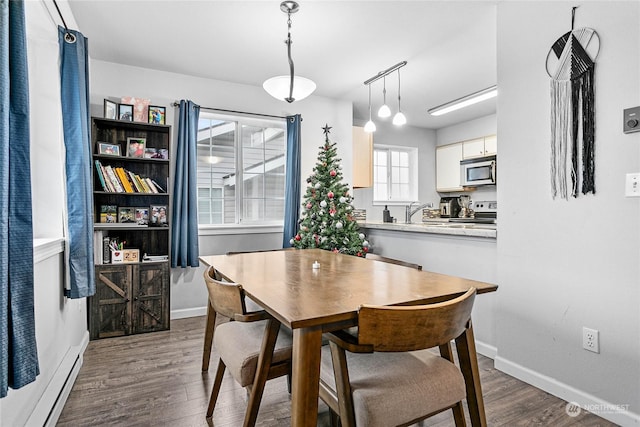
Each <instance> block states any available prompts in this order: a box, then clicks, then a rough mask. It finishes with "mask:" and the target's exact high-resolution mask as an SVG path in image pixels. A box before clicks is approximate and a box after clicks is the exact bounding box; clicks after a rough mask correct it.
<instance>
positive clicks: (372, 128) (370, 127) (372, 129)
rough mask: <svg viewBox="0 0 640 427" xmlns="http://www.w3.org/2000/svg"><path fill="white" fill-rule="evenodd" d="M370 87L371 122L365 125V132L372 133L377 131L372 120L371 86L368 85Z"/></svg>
mask: <svg viewBox="0 0 640 427" xmlns="http://www.w3.org/2000/svg"><path fill="white" fill-rule="evenodd" d="M368 87H369V121H368V122H367V123H366V124H365V125H364V131H365V132H369V133H371V132H375V131H376V124H375V123H373V120H371V85H368Z"/></svg>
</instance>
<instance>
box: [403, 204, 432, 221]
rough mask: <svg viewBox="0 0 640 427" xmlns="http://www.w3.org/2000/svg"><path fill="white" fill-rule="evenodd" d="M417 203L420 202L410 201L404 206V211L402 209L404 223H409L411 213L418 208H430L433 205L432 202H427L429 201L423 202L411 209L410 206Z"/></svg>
mask: <svg viewBox="0 0 640 427" xmlns="http://www.w3.org/2000/svg"><path fill="white" fill-rule="evenodd" d="M417 203H420V202H411V203H409V206H406V207H405V211H404V223H405V224H411V217H412V216H413V214H415V213H416V212H418V211H419V210H420V209H422V208H432V207H433V203H431V202H429V203H423V204H421V205H420V206H418V207H417V208H415V209H414V210H411V207H412V206H413V205H414V204H417Z"/></svg>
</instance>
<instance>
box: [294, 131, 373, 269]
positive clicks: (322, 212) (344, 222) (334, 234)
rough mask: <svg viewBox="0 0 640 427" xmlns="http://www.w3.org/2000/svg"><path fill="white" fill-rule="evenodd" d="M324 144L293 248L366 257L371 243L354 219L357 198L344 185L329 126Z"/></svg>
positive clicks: (304, 202)
mask: <svg viewBox="0 0 640 427" xmlns="http://www.w3.org/2000/svg"><path fill="white" fill-rule="evenodd" d="M323 129H324V135H325V142H324V145H322V146H320V147H319V148H320V151H319V153H318V162H317V163H316V166H315V167H314V168H313V173H312V174H311V176H309V178H307V183H308V186H307V191H306V193H305V195H304V201H303V203H302V211H301V219H300V221H299V222H300V227H299V229H298V234H296V235H295V236H294V237H293V238H292V239H291V245H292V246H293V247H295V248H298V249H306V248H320V249H326V250H329V251H334V252H341V253H345V254H349V255H357V256H361V257H364V256H365V255H366V253H367V252H368V251H369V243H368V242H367V241H366V240H365V235H364V234H363V233H361V232H360V230H359V228H358V223H357V222H356V221H355V220H354V219H353V216H352V213H353V206H351V201H352V200H353V198H352V197H351V196H350V195H349V187H348V186H347V185H346V184H344V183H343V182H342V166H340V160H341V159H339V158H338V157H336V144H335V143H332V142H331V141H329V130H330V129H331V128H330V127H329V126H327V125H325V127H324V128H323Z"/></svg>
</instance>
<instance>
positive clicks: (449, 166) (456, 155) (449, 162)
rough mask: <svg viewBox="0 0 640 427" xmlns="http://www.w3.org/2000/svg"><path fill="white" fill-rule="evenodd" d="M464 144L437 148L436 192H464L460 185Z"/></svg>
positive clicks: (459, 143)
mask: <svg viewBox="0 0 640 427" xmlns="http://www.w3.org/2000/svg"><path fill="white" fill-rule="evenodd" d="M460 160H462V143H461V142H458V143H456V144H449V145H442V146H440V147H436V191H441V192H448V191H464V189H463V188H462V186H461V185H460Z"/></svg>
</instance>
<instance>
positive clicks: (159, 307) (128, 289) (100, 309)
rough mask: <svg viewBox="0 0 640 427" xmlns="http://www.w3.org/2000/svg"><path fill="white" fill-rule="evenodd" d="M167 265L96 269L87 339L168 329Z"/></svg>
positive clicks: (138, 265)
mask: <svg viewBox="0 0 640 427" xmlns="http://www.w3.org/2000/svg"><path fill="white" fill-rule="evenodd" d="M168 277H169V266H168V265H167V263H141V264H132V265H122V264H120V265H108V264H104V265H97V266H96V282H97V283H96V284H97V286H96V294H95V295H94V296H93V297H91V298H90V313H91V315H90V328H89V329H90V338H91V339H98V338H109V337H117V336H122V335H130V334H139V333H143V332H153V331H161V330H165V329H169V301H168V298H166V295H168V293H169V280H168Z"/></svg>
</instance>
